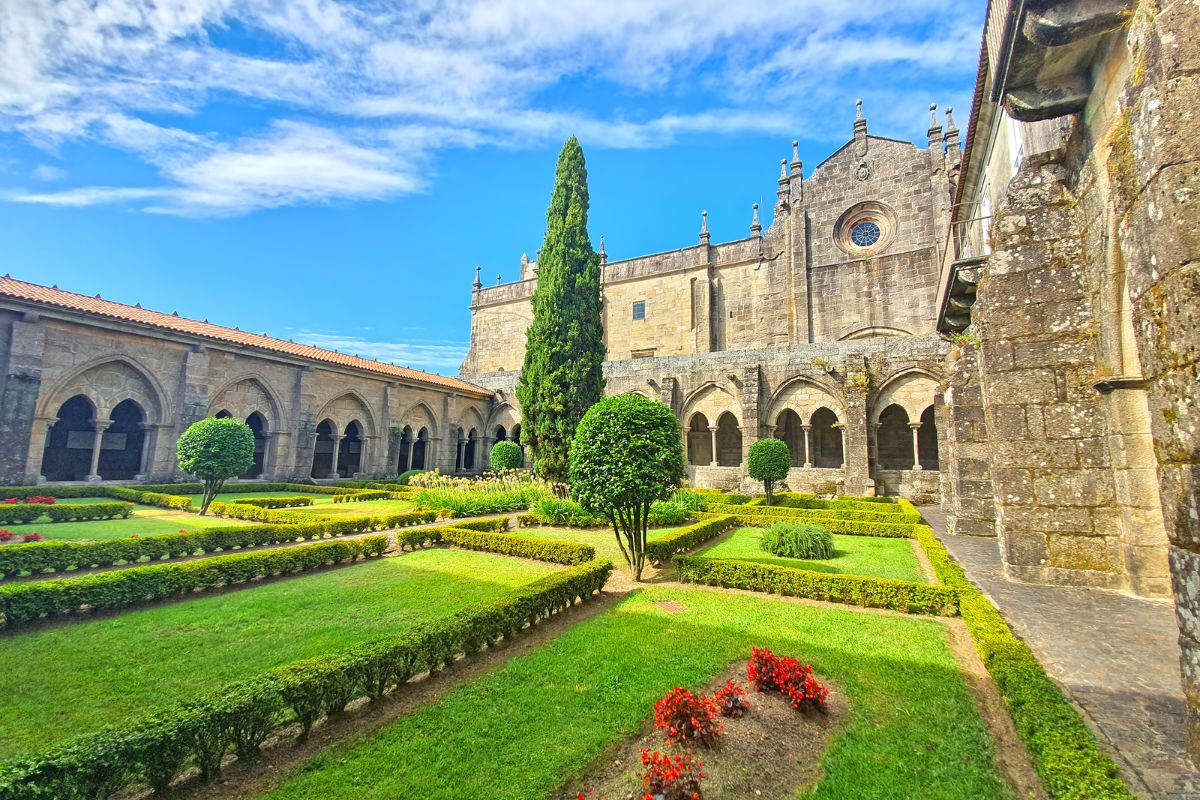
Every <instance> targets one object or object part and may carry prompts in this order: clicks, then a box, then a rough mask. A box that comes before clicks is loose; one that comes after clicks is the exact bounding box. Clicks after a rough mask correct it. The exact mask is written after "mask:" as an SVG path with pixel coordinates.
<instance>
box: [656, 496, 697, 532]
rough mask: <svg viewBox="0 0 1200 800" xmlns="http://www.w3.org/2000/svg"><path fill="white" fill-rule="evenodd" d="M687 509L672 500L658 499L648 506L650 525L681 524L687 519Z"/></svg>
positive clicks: (658, 526) (659, 526)
mask: <svg viewBox="0 0 1200 800" xmlns="http://www.w3.org/2000/svg"><path fill="white" fill-rule="evenodd" d="M687 518H688V509H687V508H686V507H685V506H684V505H683V504H682V503H676V502H675V501H674V500H659V501H658V502H657V503H654V504H653V505H651V506H650V517H649V519H650V526H651V527H655V528H661V527H663V526H666V525H681V524H683V523H684V522H686V521H687Z"/></svg>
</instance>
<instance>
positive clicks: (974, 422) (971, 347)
mask: <svg viewBox="0 0 1200 800" xmlns="http://www.w3.org/2000/svg"><path fill="white" fill-rule="evenodd" d="M946 375H947V376H948V377H947V382H948V385H947V387H946V391H945V394H944V398H943V402H942V403H940V404H939V405H938V409H937V411H938V413H939V414H940V415H941V416H940V419H942V420H943V422H942V425H941V427H940V428H939V430H938V448H939V450H940V451H941V452H942V453H944V455H942V456H941V462H942V463H941V471H942V474H941V481H942V486H943V490H942V510H943V511H945V512H946V531H947V532H948V533H951V534H966V535H971V536H995V535H996V503H995V499H994V497H993V494H992V471H991V466H990V465H989V463H988V450H989V447H990V445H989V442H988V431H987V423H986V422H985V421H984V416H983V390H982V388H981V387H980V383H979V356H978V351H977V349H976V346H975V344H974V343H972V342H969V341H968V342H964V343H962V344H960V345H956V348H955V350H952V351H951V353H950V356H949V359H948V361H947V365H946Z"/></svg>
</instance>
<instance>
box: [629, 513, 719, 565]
mask: <svg viewBox="0 0 1200 800" xmlns="http://www.w3.org/2000/svg"><path fill="white" fill-rule="evenodd" d="M737 523H738V520H737V517H735V516H731V515H726V516H721V517H716V518H714V519H708V520H705V521H703V522H697V523H696V524H695V525H689V526H687V527H686V528H680V529H679V530H677V531H675V532H674V533H669V534H667V535H666V536H663V537H661V538H658V539H653V540H651V541H648V542H646V558H647V560H649V561H650V563H651V564H663V563H665V562H667V561H670V560H671V558H672V557H673V556H674V555H675V554H676V553H685V552H687V551H688V550H691V549H692V548H694V547H696V546H698V545H701V544H703V543H704V542H707V541H708V540H709V539H712V538H714V537H716V536H719V535H721V534H722V533H724V532H725V531H727V530H729V529H730V528H732V527H733V526H735V525H737Z"/></svg>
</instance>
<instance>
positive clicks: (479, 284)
mask: <svg viewBox="0 0 1200 800" xmlns="http://www.w3.org/2000/svg"><path fill="white" fill-rule="evenodd" d="M482 270H483V267H480V266H476V267H475V283H474V284H472V285H473V286H474V288H475V291H479V290H480V289H482V288H483V281H481V280H480V279H479V273H480V272H481V271H482Z"/></svg>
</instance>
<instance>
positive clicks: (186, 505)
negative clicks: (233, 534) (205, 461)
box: [104, 484, 204, 511]
mask: <svg viewBox="0 0 1200 800" xmlns="http://www.w3.org/2000/svg"><path fill="white" fill-rule="evenodd" d="M196 485H197V486H200V484H196ZM156 488H157V487H156ZM200 491H204V487H203V486H200ZM104 493H105V494H106V495H108V496H109V497H114V498H116V499H118V500H129V501H130V502H133V503H141V504H143V505H147V506H158V507H159V508H170V509H174V510H176V511H188V510H190V509H191V507H192V499H191V498H190V497H180V496H179V495H174V494H165V493H163V492H154V491H150V490H148V489H131V488H129V487H128V486H107V487H104Z"/></svg>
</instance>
